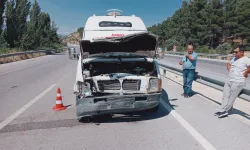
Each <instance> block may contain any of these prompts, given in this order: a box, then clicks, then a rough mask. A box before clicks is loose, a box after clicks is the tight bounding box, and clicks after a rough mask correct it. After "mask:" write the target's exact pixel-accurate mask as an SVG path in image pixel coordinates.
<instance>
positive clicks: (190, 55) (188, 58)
mask: <svg viewBox="0 0 250 150" xmlns="http://www.w3.org/2000/svg"><path fill="white" fill-rule="evenodd" d="M197 57H198V55H197V54H196V53H195V52H194V48H193V46H192V45H188V46H187V53H186V54H185V55H184V56H183V58H182V60H181V61H180V62H179V64H180V65H183V67H182V68H183V90H184V93H183V94H182V95H183V96H184V97H185V98H187V97H190V96H191V94H192V83H193V80H194V78H195V70H196V61H197Z"/></svg>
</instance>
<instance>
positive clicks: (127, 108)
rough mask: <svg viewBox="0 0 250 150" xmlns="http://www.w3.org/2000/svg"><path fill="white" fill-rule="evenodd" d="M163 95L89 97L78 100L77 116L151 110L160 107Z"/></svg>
mask: <svg viewBox="0 0 250 150" xmlns="http://www.w3.org/2000/svg"><path fill="white" fill-rule="evenodd" d="M160 97H161V93H154V94H133V95H115V96H113V95H112V96H102V97H87V98H82V99H77V100H76V108H77V111H76V115H77V118H78V119H80V118H82V117H86V116H94V115H103V114H115V113H117V114H118V113H127V112H134V111H141V110H146V109H151V108H154V107H156V106H158V105H159V100H160Z"/></svg>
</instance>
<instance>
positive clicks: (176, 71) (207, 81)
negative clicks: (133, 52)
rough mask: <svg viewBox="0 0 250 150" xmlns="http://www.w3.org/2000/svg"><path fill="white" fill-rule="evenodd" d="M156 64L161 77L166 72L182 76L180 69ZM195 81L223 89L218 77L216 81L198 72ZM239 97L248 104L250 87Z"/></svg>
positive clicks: (223, 82)
mask: <svg viewBox="0 0 250 150" xmlns="http://www.w3.org/2000/svg"><path fill="white" fill-rule="evenodd" d="M158 64H159V67H160V68H161V69H163V75H164V76H165V75H166V71H170V72H172V73H174V74H178V75H181V76H182V69H179V68H175V67H173V66H169V65H166V64H162V63H160V62H158ZM195 81H196V82H199V83H202V84H204V85H206V86H209V87H212V88H215V89H218V90H220V91H223V87H224V84H225V81H222V79H219V78H218V77H217V79H216V77H214V78H213V76H211V75H203V74H199V72H196V75H195ZM239 97H240V98H242V99H244V100H246V101H249V102H250V86H249V85H247V86H246V87H245V88H244V89H243V90H242V91H241V93H240V95H239Z"/></svg>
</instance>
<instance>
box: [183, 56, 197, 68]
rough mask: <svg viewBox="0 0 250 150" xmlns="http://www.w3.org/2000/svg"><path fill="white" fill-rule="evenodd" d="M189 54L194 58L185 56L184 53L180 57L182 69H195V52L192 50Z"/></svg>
mask: <svg viewBox="0 0 250 150" xmlns="http://www.w3.org/2000/svg"><path fill="white" fill-rule="evenodd" d="M189 55H191V56H192V57H193V58H194V60H193V61H192V60H190V59H188V58H187V57H186V54H185V55H184V56H183V58H182V62H183V67H182V68H183V69H196V61H197V54H196V53H195V52H193V53H192V54H189Z"/></svg>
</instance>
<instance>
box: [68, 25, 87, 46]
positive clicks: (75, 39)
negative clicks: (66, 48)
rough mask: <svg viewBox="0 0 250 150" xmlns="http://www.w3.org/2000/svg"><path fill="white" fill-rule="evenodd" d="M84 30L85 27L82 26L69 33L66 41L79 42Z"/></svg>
mask: <svg viewBox="0 0 250 150" xmlns="http://www.w3.org/2000/svg"><path fill="white" fill-rule="evenodd" d="M83 30H84V28H83V27H80V28H78V29H77V31H75V32H73V33H71V34H70V35H68V36H67V38H66V42H67V43H71V44H79V40H81V38H82V35H83Z"/></svg>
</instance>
